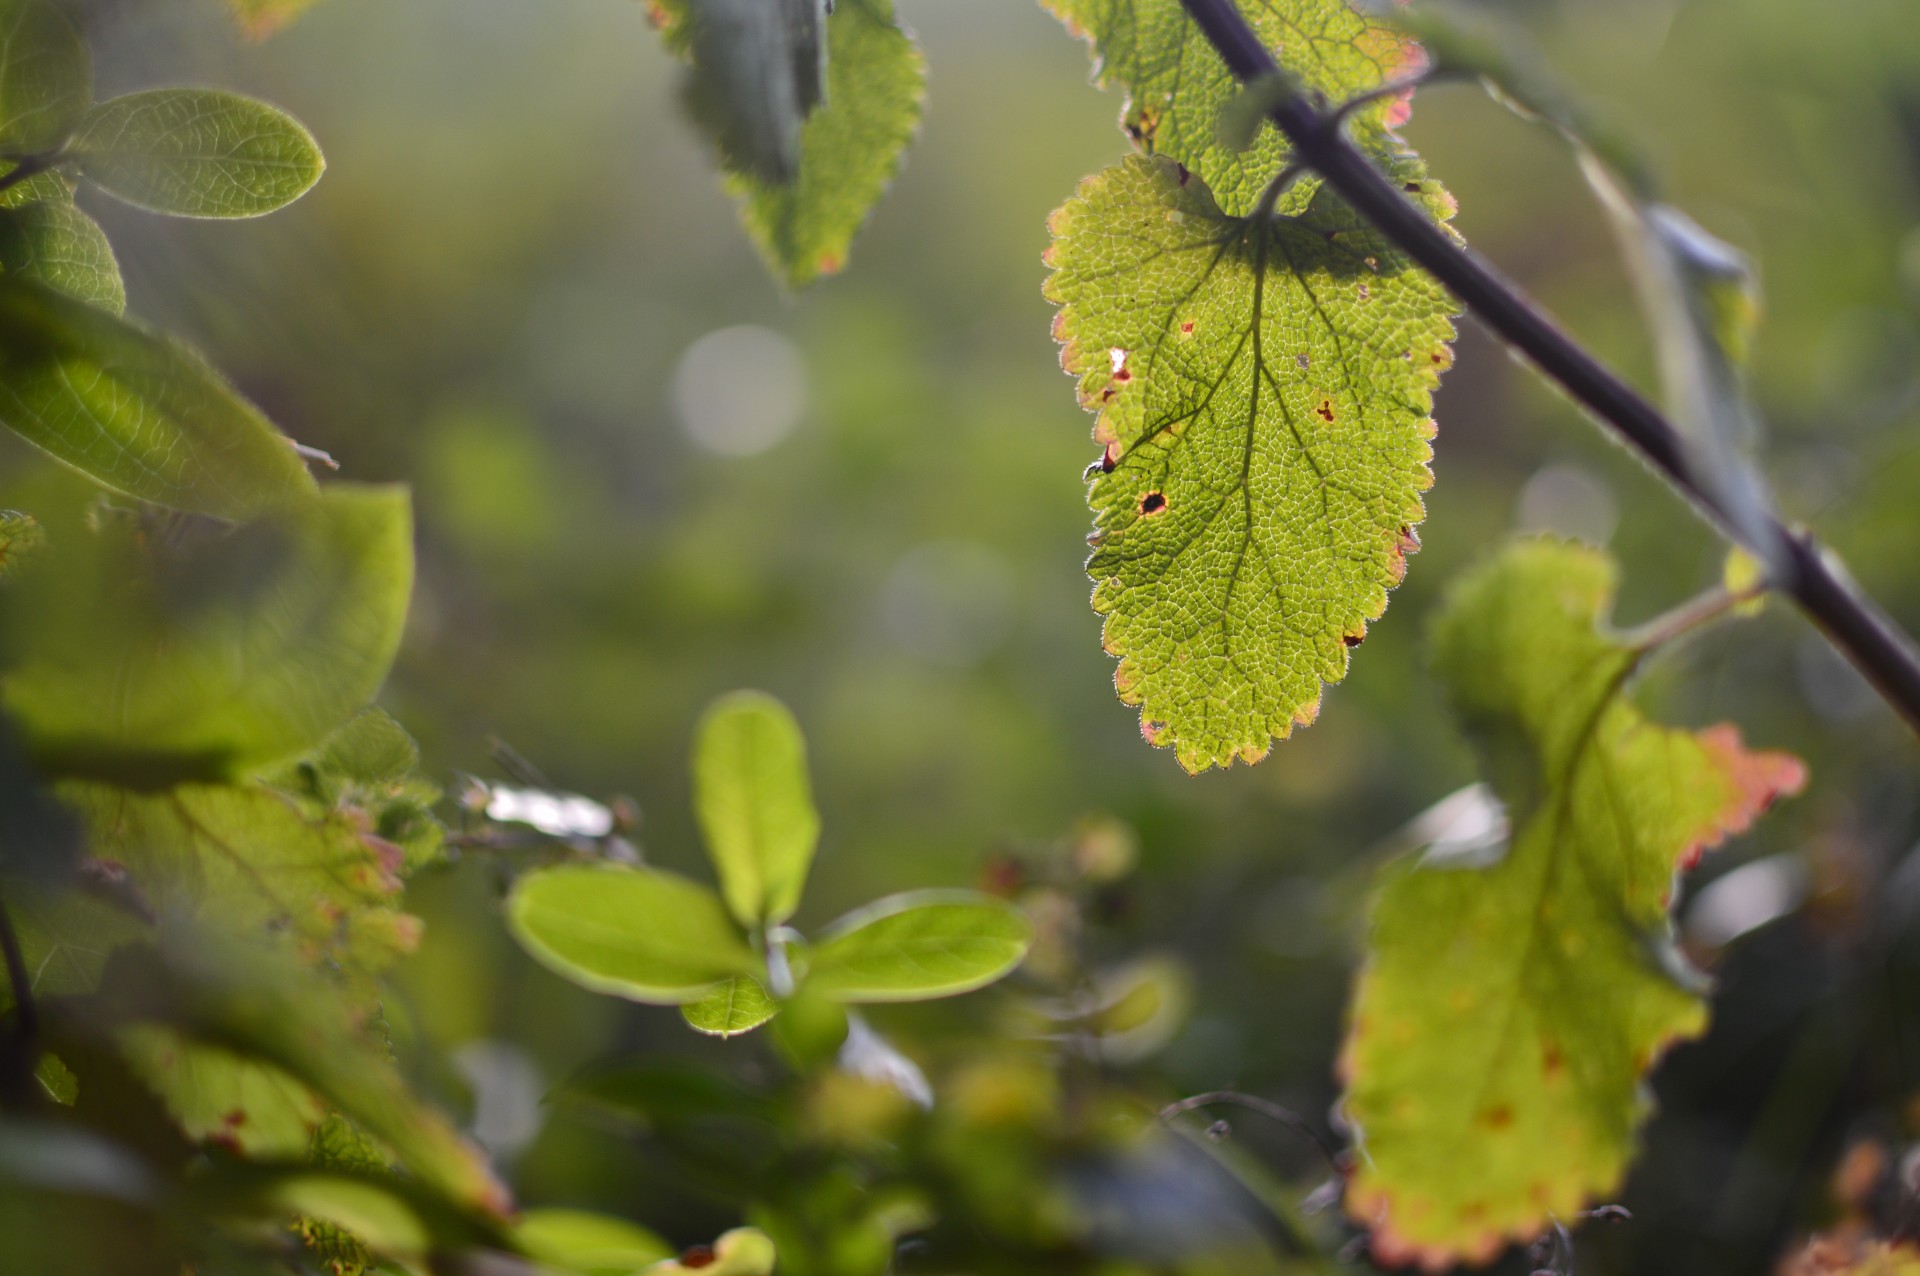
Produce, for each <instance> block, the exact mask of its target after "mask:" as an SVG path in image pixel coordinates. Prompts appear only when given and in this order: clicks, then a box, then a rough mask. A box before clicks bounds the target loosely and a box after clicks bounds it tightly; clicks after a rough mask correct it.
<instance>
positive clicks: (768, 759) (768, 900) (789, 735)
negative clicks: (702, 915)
mask: <svg viewBox="0 0 1920 1276" xmlns="http://www.w3.org/2000/svg"><path fill="white" fill-rule="evenodd" d="M693 806H694V812H695V814H696V815H698V816H699V819H700V831H701V833H702V834H703V835H704V836H705V838H706V844H707V854H708V855H710V856H711V857H712V858H713V863H714V867H715V868H717V869H718V870H719V873H720V893H721V894H722V895H723V896H724V897H725V898H726V901H727V907H728V908H730V909H732V910H733V915H734V916H735V917H737V918H739V919H740V921H741V923H742V924H743V925H747V926H754V925H758V924H760V923H761V922H768V923H772V924H775V925H777V924H779V923H781V922H784V921H786V920H787V918H789V917H791V916H793V910H794V909H795V908H797V907H799V905H800V891H801V888H802V887H804V886H805V884H806V880H807V868H808V866H809V865H810V864H811V863H812V862H813V851H814V847H815V845H817V844H818V842H819V840H820V816H819V814H818V813H817V812H816V811H815V810H814V807H813V791H812V786H811V784H810V782H809V781H808V778H807V746H806V741H805V740H804V739H802V738H801V735H800V726H799V724H798V723H796V722H795V721H794V720H793V715H792V714H791V713H789V712H787V708H786V706H785V705H783V704H781V703H780V702H779V701H778V700H775V699H774V698H773V697H771V696H768V695H763V694H761V693H759V692H756V691H742V692H736V693H735V694H733V695H730V696H727V697H725V698H724V699H722V700H720V701H718V702H716V703H715V704H714V706H713V707H712V708H711V709H709V710H708V711H707V713H706V716H705V717H704V718H702V719H701V721H700V726H699V728H698V729H697V731H696V733H695V736H694V745H693Z"/></svg>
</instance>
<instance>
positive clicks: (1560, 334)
mask: <svg viewBox="0 0 1920 1276" xmlns="http://www.w3.org/2000/svg"><path fill="white" fill-rule="evenodd" d="M1180 3H1181V5H1182V6H1183V7H1184V8H1185V9H1186V11H1187V14H1188V15H1189V16H1190V17H1192V18H1193V20H1194V22H1195V23H1196V24H1197V25H1198V26H1199V28H1200V30H1201V31H1202V33H1204V34H1205V36H1206V37H1207V39H1208V41H1209V42H1211V43H1212V45H1213V47H1214V48H1215V49H1216V50H1217V51H1218V52H1219V54H1220V56H1221V58H1222V59H1223V60H1224V61H1225V62H1226V64H1227V67H1228V69H1229V70H1231V71H1232V72H1233V74H1234V76H1235V77H1236V78H1238V79H1239V80H1240V81H1242V82H1243V83H1251V82H1252V81H1254V80H1256V79H1259V78H1260V77H1262V76H1268V75H1273V74H1275V73H1276V72H1277V71H1278V68H1277V67H1276V66H1275V65H1274V61H1273V58H1272V56H1271V55H1270V54H1269V53H1268V52H1267V49H1266V46H1264V45H1263V44H1261V43H1260V38H1259V36H1257V35H1255V34H1254V31H1253V28H1251V27H1250V26H1248V25H1247V21H1246V19H1245V18H1244V17H1243V16H1241V13H1240V11H1239V9H1238V8H1237V7H1235V4H1234V0H1180ZM1268 118H1269V119H1271V120H1272V121H1273V122H1274V124H1275V125H1277V126H1278V127H1279V128H1280V130H1281V132H1283V133H1285V134H1286V135H1287V137H1288V138H1289V139H1290V140H1291V141H1292V143H1293V147H1294V156H1295V161H1296V162H1298V163H1302V164H1305V165H1307V166H1308V167H1310V168H1312V169H1313V170H1314V171H1316V172H1317V173H1319V174H1320V176H1321V178H1322V179H1323V180H1324V181H1325V182H1326V183H1327V185H1328V186H1330V187H1331V188H1332V189H1333V190H1334V191H1336V192H1338V193H1339V195H1340V196H1341V197H1342V198H1343V199H1345V200H1346V201H1347V203H1348V204H1350V205H1352V207H1353V208H1354V210H1355V211H1357V212H1358V213H1359V214H1360V215H1361V216H1362V217H1364V218H1366V219H1367V220H1368V221H1369V222H1371V223H1372V224H1373V226H1374V227H1375V229H1377V230H1378V231H1379V232H1380V233H1381V234H1383V235H1385V236H1386V237H1387V238H1388V239H1389V240H1391V241H1392V242H1393V243H1394V244H1395V245H1397V246H1398V247H1399V248H1400V250H1401V251H1402V252H1404V253H1406V255H1407V256H1408V257H1410V258H1412V259H1413V260H1414V261H1415V262H1417V263H1418V264H1419V265H1420V266H1422V267H1423V268H1425V269H1426V271H1427V272H1428V273H1429V274H1431V275H1433V276H1434V278H1436V279H1438V280H1439V281H1440V283H1441V284H1442V285H1444V286H1445V287H1446V289H1447V291H1449V292H1451V293H1452V294H1453V295H1454V297H1455V298H1456V299H1457V300H1458V301H1460V303H1461V304H1462V305H1464V306H1466V307H1467V309H1469V310H1470V311H1472V312H1473V314H1474V315H1475V316H1476V317H1477V318H1478V319H1479V320H1480V322H1481V323H1483V324H1485V325H1486V326H1487V327H1488V328H1490V329H1492V330H1493V331H1494V332H1495V333H1497V334H1499V336H1500V337H1501V339H1502V340H1504V341H1505V342H1506V343H1507V344H1508V345H1509V346H1512V347H1513V348H1514V349H1516V350H1518V351H1520V352H1521V353H1522V354H1524V355H1526V356H1527V358H1528V359H1529V360H1530V361H1531V362H1532V363H1533V365H1534V366H1535V367H1536V368H1538V369H1539V370H1540V372H1541V373H1542V374H1543V375H1544V376H1546V377H1547V378H1548V379H1549V380H1551V381H1554V382H1555V383H1557V384H1558V385H1559V386H1560V387H1561V389H1563V390H1565V391H1566V392H1567V394H1568V395H1569V396H1571V397H1572V398H1573V400H1574V401H1575V402H1576V403H1579V404H1581V405H1582V406H1583V407H1585V408H1586V409H1587V410H1588V411H1589V412H1591V413H1592V414H1593V415H1594V416H1596V417H1598V418H1599V419H1600V420H1601V421H1603V422H1605V423H1606V424H1607V425H1608V426H1609V427H1611V429H1612V430H1613V431H1614V433H1616V434H1617V435H1619V436H1620V438H1621V440H1622V441H1623V442H1625V443H1626V444H1627V445H1628V446H1629V447H1631V448H1632V449H1633V450H1634V451H1635V452H1637V453H1639V455H1640V457H1641V458H1642V459H1643V460H1644V461H1646V462H1647V464H1649V465H1650V466H1652V467H1653V468H1654V469H1655V470H1656V471H1658V472H1659V473H1660V474H1661V475H1663V476H1664V477H1665V478H1666V479H1667V480H1668V481H1669V482H1670V483H1672V484H1673V485H1674V487H1676V488H1677V489H1679V491H1680V492H1681V494H1682V495H1684V496H1686V497H1687V499H1688V500H1689V501H1691V502H1692V504H1693V506H1694V508H1695V510H1696V511H1697V512H1699V514H1700V515H1701V516H1702V517H1703V518H1705V519H1706V520H1707V521H1708V522H1710V523H1712V524H1713V525H1714V526H1715V527H1716V528H1718V529H1719V531H1720V532H1721V534H1722V535H1724V536H1726V537H1727V538H1728V539H1729V540H1733V541H1735V542H1736V543H1737V542H1739V540H1740V538H1739V536H1738V535H1737V533H1736V532H1735V531H1734V529H1733V527H1732V525H1731V523H1730V520H1729V519H1728V518H1727V517H1726V513H1725V511H1723V510H1721V509H1720V508H1719V507H1718V506H1717V505H1716V504H1715V502H1714V500H1713V497H1712V496H1711V494H1710V493H1709V491H1708V490H1707V489H1706V487H1705V486H1704V485H1703V484H1701V483H1700V482H1699V481H1698V480H1697V479H1696V478H1695V477H1694V475H1693V473H1692V470H1691V465H1690V459H1689V455H1688V450H1687V447H1686V444H1685V442H1684V440H1683V438H1682V436H1681V434H1680V432H1679V431H1678V430H1677V429H1675V428H1674V426H1673V424H1672V423H1671V422H1669V421H1668V420H1667V419H1666V417H1665V416H1663V415H1662V414H1661V412H1660V410H1659V409H1658V408H1656V407H1654V406H1653V404H1652V403H1650V402H1648V400H1647V399H1646V398H1645V397H1644V396H1643V395H1641V394H1640V392H1639V391H1637V390H1635V389H1634V388H1633V387H1632V386H1630V385H1628V384H1627V383H1626V382H1625V381H1624V380H1622V379H1621V378H1620V376H1619V375H1618V374H1616V373H1615V372H1613V371H1612V370H1611V369H1610V368H1608V367H1606V365H1604V364H1602V363H1601V362H1600V361H1599V360H1598V359H1597V358H1595V357H1594V356H1593V355H1592V354H1591V353H1589V352H1588V351H1587V349H1586V348H1585V347H1583V346H1581V345H1580V344H1579V343H1578V342H1576V341H1575V340H1574V339H1573V338H1572V337H1571V336H1569V335H1568V334H1567V333H1566V332H1565V331H1564V330H1563V329H1562V328H1561V327H1560V326H1559V325H1558V324H1557V323H1555V322H1554V320H1553V319H1552V318H1550V317H1549V316H1548V315H1547V313H1546V312H1545V311H1544V310H1542V309H1541V308H1540V306H1539V305H1538V303H1536V302H1535V301H1534V300H1533V299H1532V298H1531V297H1529V296H1528V295H1527V294H1526V293H1525V292H1523V291H1522V290H1521V289H1520V288H1519V287H1518V286H1517V285H1515V284H1514V283H1513V282H1512V281H1511V280H1509V279H1507V278H1506V277H1505V276H1503V275H1501V274H1500V272H1499V271H1497V270H1496V269H1494V268H1493V267H1492V266H1491V265H1489V264H1488V263H1486V262H1485V261H1483V260H1481V259H1480V258H1479V257H1478V256H1476V255H1475V254H1474V253H1472V252H1470V251H1469V250H1468V249H1467V248H1466V247H1465V246H1463V245H1462V244H1461V243H1460V242H1459V241H1458V240H1457V239H1455V238H1454V237H1453V236H1452V235H1451V234H1450V233H1449V232H1448V231H1446V230H1445V229H1443V228H1442V227H1441V226H1440V225H1439V224H1438V223H1436V222H1435V221H1434V220H1433V219H1432V218H1431V217H1429V216H1428V215H1427V214H1426V212H1424V211H1423V210H1422V209H1421V208H1420V207H1419V206H1418V205H1416V204H1414V203H1413V202H1412V201H1411V200H1409V199H1408V198H1407V197H1406V195H1405V193H1404V192H1402V191H1401V190H1400V189H1399V188H1398V187H1397V186H1395V184H1394V183H1393V182H1392V181H1391V180H1390V179H1389V178H1388V177H1387V176H1386V175H1385V174H1383V173H1382V172H1381V171H1380V170H1379V169H1378V168H1376V167H1374V165H1373V162H1372V161H1371V160H1369V159H1368V158H1367V157H1366V156H1365V155H1364V154H1362V153H1361V152H1360V150H1359V149H1358V148H1356V147H1355V146H1354V145H1353V143H1352V142H1351V141H1349V140H1348V139H1347V138H1346V137H1344V136H1343V135H1342V134H1341V133H1340V132H1339V130H1338V129H1334V128H1329V127H1328V125H1327V114H1326V113H1325V112H1322V111H1320V110H1317V109H1316V108H1315V107H1314V106H1313V105H1312V104H1311V103H1309V102H1308V101H1307V100H1306V99H1305V98H1304V97H1303V96H1302V95H1300V94H1298V93H1289V94H1286V95H1284V96H1282V97H1281V98H1279V99H1278V100H1277V101H1275V102H1274V104H1273V106H1272V108H1271V109H1270V110H1269V111H1268ZM1773 528H1774V531H1775V532H1776V533H1777V535H1778V538H1779V542H1780V545H1781V546H1782V548H1783V552H1784V557H1785V560H1786V561H1785V562H1784V564H1782V567H1783V571H1782V575H1783V576H1784V579H1781V580H1778V581H1776V582H1774V583H1775V585H1776V586H1777V587H1778V588H1779V589H1780V590H1781V591H1782V592H1784V593H1785V594H1787V595H1788V596H1789V597H1791V598H1792V599H1793V600H1794V602H1795V603H1797V604H1798V605H1799V607H1800V610H1801V611H1803V612H1804V613H1805V614H1806V615H1807V617H1808V618H1809V619H1810V620H1812V621H1813V623H1814V624H1815V625H1817V626H1819V628H1820V630H1821V631H1822V632H1823V633H1825V634H1826V636H1827V639H1828V641H1830V642H1831V643H1833V645H1834V646H1835V647H1836V648H1838V649H1839V650H1840V651H1841V652H1842V653H1844V654H1845V655H1846V657H1847V658H1848V659H1849V660H1851V661H1852V662H1853V664H1854V666H1855V667H1856V668H1857V669H1859V670H1860V672H1861V673H1862V674H1863V675H1865V676H1866V678H1867V680H1868V681H1869V682H1871V683H1872V684H1873V685H1874V687H1875V689H1876V690H1878V691H1879V693H1880V695H1881V697H1882V698H1883V699H1884V700H1886V702H1887V703H1888V704H1889V705H1891V706H1892V707H1893V708H1894V710H1895V711H1896V712H1898V713H1899V714H1900V716H1901V717H1902V718H1904V719H1905V720H1906V722H1907V725H1908V726H1909V727H1910V728H1912V729H1913V730H1914V731H1915V732H1916V733H1920V650H1916V648H1915V646H1914V642H1913V639H1912V638H1911V637H1909V636H1908V635H1907V634H1906V633H1905V632H1904V631H1903V630H1902V629H1901V628H1900V627H1899V626H1898V625H1897V624H1895V623H1894V622H1893V621H1892V620H1891V619H1890V618H1889V617H1888V616H1887V615H1886V613H1885V612H1883V611H1882V610H1881V609H1880V608H1879V607H1878V605H1876V604H1875V603H1874V601H1873V600H1872V599H1871V598H1869V597H1867V596H1866V595H1865V594H1864V593H1862V592H1861V590H1860V589H1859V587H1858V586H1857V585H1855V584H1854V582H1853V580H1852V579H1851V577H1849V576H1848V575H1847V573H1846V569H1845V568H1844V567H1842V566H1841V565H1840V563H1839V560H1838V559H1837V558H1835V557H1834V556H1833V555H1832V554H1831V553H1830V552H1829V551H1827V550H1826V549H1825V548H1824V547H1823V546H1821V545H1820V543H1819V542H1818V541H1816V540H1814V539H1813V537H1812V536H1811V535H1809V534H1808V533H1806V532H1804V531H1802V530H1798V529H1792V528H1788V527H1785V526H1782V525H1781V524H1779V523H1778V522H1777V521H1775V522H1774V524H1773ZM1748 548H1749V549H1763V548H1764V547H1756V546H1748Z"/></svg>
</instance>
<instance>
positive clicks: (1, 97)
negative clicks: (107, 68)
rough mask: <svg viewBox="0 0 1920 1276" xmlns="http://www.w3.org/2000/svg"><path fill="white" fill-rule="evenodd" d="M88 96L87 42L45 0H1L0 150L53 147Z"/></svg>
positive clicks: (29, 150)
mask: <svg viewBox="0 0 1920 1276" xmlns="http://www.w3.org/2000/svg"><path fill="white" fill-rule="evenodd" d="M92 100H93V70H92V64H91V63H90V62H89V61H88V58H87V47H86V45H85V44H84V43H83V42H82V41H81V39H80V33H79V32H78V31H75V30H74V29H73V24H72V23H71V22H68V21H67V19H66V16H65V15H64V14H62V13H61V12H60V10H59V8H58V7H57V6H55V5H53V4H49V3H48V2H47V0H0V152H5V153H7V154H10V155H31V154H34V153H35V152H40V151H49V150H52V149H53V148H54V147H56V146H58V145H59V144H60V143H61V141H63V140H64V139H65V138H66V136H67V134H68V133H70V132H72V131H73V128H74V126H75V125H76V124H78V123H79V122H80V119H81V117H82V116H83V115H85V114H86V110H87V104H88V103H89V102H91V101H92Z"/></svg>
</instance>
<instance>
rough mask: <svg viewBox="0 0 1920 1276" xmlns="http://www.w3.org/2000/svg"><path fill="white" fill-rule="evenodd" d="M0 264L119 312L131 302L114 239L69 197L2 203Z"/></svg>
mask: <svg viewBox="0 0 1920 1276" xmlns="http://www.w3.org/2000/svg"><path fill="white" fill-rule="evenodd" d="M0 270H3V271H5V272H6V273H7V274H9V275H22V276H24V277H26V278H28V279H38V280H39V281H40V282H41V283H43V284H46V285H47V286H48V287H49V288H55V289H58V290H59V291H61V292H63V293H65V294H67V296H69V297H77V298H78V299H80V300H81V301H90V302H92V303H93V304H94V305H96V306H99V307H100V308H101V309H102V310H107V311H111V312H112V313H113V314H116V315H117V314H119V313H120V312H121V311H123V310H125V309H126V308H127V289H126V285H125V284H124V283H122V282H121V280H120V263H119V262H118V261H117V260H116V259H115V258H114V255H113V245H112V244H110V243H108V242H107V235H106V232H105V231H103V230H101V229H100V225H99V223H98V222H96V221H94V220H93V218H91V217H89V216H87V215H86V214H85V213H83V212H81V211H80V210H79V209H78V208H75V207H74V206H73V203H72V201H71V200H65V199H46V200H38V201H36V202H34V203H31V204H23V205H21V206H19V207H17V208H0Z"/></svg>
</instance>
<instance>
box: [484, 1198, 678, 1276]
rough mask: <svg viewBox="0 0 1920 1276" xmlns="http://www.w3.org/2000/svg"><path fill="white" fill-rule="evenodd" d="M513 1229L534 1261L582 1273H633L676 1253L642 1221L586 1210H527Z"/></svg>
mask: <svg viewBox="0 0 1920 1276" xmlns="http://www.w3.org/2000/svg"><path fill="white" fill-rule="evenodd" d="M513 1234H514V1239H515V1240H517V1241H519V1242H520V1244H521V1246H522V1247H523V1248H525V1250H526V1251H527V1254H528V1255H529V1256H530V1257H531V1258H532V1259H533V1260H534V1261H535V1262H537V1263H539V1264H541V1265H542V1266H543V1267H547V1268H551V1269H557V1270H559V1271H563V1272H574V1273H577V1274H578V1276H630V1274H631V1273H633V1272H635V1271H638V1270H639V1269H641V1268H642V1267H645V1266H646V1265H647V1264H649V1263H657V1262H659V1261H660V1260H661V1259H663V1258H668V1257H670V1256H672V1254H673V1247H672V1246H670V1245H668V1244H667V1243H666V1242H665V1241H663V1240H661V1239H660V1238H659V1237H658V1236H656V1235H654V1234H653V1233H652V1232H650V1231H648V1230H647V1229H646V1228H644V1227H642V1226H640V1225H639V1224H638V1223H630V1222H628V1221H627V1220H626V1219H624V1218H614V1217H612V1216H610V1215H606V1214H591V1213H588V1212H587V1211H585V1210H562V1209H542V1210H527V1211H526V1212H525V1213H523V1214H521V1216H520V1222H519V1225H518V1226H517V1227H515V1228H514V1233H513Z"/></svg>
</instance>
